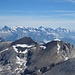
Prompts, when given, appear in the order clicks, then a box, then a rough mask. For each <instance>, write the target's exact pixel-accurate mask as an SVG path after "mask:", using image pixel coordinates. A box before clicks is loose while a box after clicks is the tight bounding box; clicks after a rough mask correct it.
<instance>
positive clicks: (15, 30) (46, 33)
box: [0, 26, 75, 45]
mask: <svg viewBox="0 0 75 75" xmlns="http://www.w3.org/2000/svg"><path fill="white" fill-rule="evenodd" d="M0 37H1V38H3V39H5V40H6V41H15V40H17V39H20V38H22V37H31V38H32V39H33V40H35V41H37V42H49V41H51V40H54V39H61V40H63V41H66V42H70V43H72V44H74V45H75V31H70V30H68V29H65V28H61V27H59V28H56V29H53V28H45V27H42V26H40V27H38V28H33V27H21V26H16V27H12V28H10V27H8V26H4V27H3V28H0Z"/></svg>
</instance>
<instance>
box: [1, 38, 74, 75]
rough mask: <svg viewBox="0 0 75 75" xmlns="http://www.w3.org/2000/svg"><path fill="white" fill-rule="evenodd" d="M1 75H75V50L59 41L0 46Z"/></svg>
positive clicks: (3, 44) (25, 40)
mask: <svg viewBox="0 0 75 75" xmlns="http://www.w3.org/2000/svg"><path fill="white" fill-rule="evenodd" d="M0 75H75V48H74V46H73V45H71V44H70V43H67V42H63V41H61V40H59V39H55V40H53V41H51V42H48V43H37V42H35V41H33V40H32V39H31V38H30V37H24V38H21V39H19V40H16V41H14V42H5V41H3V42H0Z"/></svg>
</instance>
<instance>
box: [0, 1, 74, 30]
mask: <svg viewBox="0 0 75 75" xmlns="http://www.w3.org/2000/svg"><path fill="white" fill-rule="evenodd" d="M4 25H7V26H10V27H11V26H18V25H19V26H21V25H22V26H25V27H29V26H30V27H39V26H44V27H52V28H57V27H64V28H67V29H72V30H75V28H74V27H75V0H0V27H3V26H4Z"/></svg>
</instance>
